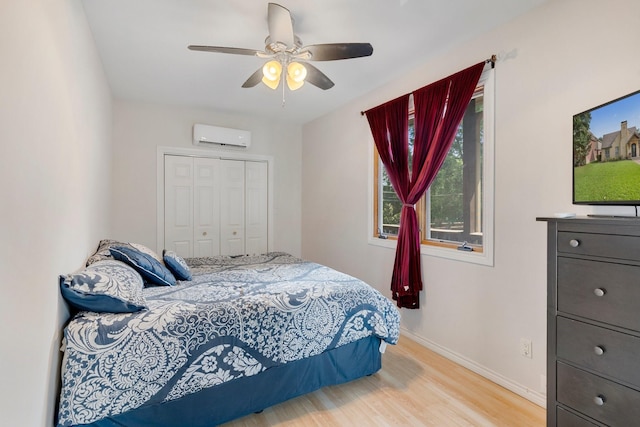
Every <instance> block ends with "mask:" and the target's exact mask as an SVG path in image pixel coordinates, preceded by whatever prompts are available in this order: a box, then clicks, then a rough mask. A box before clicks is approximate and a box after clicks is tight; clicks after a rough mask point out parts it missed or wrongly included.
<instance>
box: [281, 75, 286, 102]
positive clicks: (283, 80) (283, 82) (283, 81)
mask: <svg viewBox="0 0 640 427" xmlns="http://www.w3.org/2000/svg"><path fill="white" fill-rule="evenodd" d="M284 85H285V79H284V73H283V74H282V84H281V85H280V86H282V108H284Z"/></svg>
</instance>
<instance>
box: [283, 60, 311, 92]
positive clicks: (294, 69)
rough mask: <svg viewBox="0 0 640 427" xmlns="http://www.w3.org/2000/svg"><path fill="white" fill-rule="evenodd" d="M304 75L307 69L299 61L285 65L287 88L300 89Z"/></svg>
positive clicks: (305, 75)
mask: <svg viewBox="0 0 640 427" xmlns="http://www.w3.org/2000/svg"><path fill="white" fill-rule="evenodd" d="M306 77H307V69H306V68H305V66H304V65H302V64H301V63H299V62H292V63H290V64H289V65H288V66H287V86H289V89H291V90H297V89H300V88H301V87H302V85H303V84H304V79H305V78H306Z"/></svg>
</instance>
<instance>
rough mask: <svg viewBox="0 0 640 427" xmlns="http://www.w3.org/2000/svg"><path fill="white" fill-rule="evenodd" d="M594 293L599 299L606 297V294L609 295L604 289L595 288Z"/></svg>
mask: <svg viewBox="0 0 640 427" xmlns="http://www.w3.org/2000/svg"><path fill="white" fill-rule="evenodd" d="M593 293H594V294H596V296H597V297H603V296H604V294H606V293H607V291H605V290H604V289H602V288H595V289H594V290H593Z"/></svg>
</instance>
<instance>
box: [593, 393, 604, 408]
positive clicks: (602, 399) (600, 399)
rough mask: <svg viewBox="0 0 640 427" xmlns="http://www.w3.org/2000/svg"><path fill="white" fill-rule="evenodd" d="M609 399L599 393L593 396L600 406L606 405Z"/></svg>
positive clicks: (594, 401)
mask: <svg viewBox="0 0 640 427" xmlns="http://www.w3.org/2000/svg"><path fill="white" fill-rule="evenodd" d="M606 401H607V399H605V398H604V396H603V395H601V394H599V395H597V396H596V397H594V398H593V403H595V404H596V405H598V406H604V404H605V403H606Z"/></svg>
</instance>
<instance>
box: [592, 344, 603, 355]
mask: <svg viewBox="0 0 640 427" xmlns="http://www.w3.org/2000/svg"><path fill="white" fill-rule="evenodd" d="M593 352H594V353H595V354H596V355H598V356H602V355H603V354H604V347H602V346H599V345H597V346H595V347H593Z"/></svg>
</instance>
